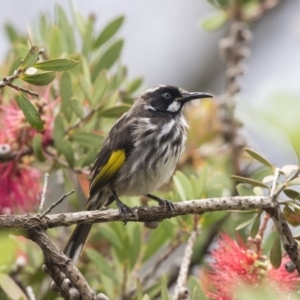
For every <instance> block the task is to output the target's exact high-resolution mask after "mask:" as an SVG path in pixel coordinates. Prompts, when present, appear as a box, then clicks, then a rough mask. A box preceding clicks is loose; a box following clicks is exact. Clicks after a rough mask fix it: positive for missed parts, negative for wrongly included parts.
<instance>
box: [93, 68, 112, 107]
mask: <svg viewBox="0 0 300 300" xmlns="http://www.w3.org/2000/svg"><path fill="white" fill-rule="evenodd" d="M95 82H96V83H97V84H95V85H94V92H93V95H92V99H91V102H92V104H93V105H96V104H97V103H99V102H100V101H101V99H102V98H103V96H104V95H105V93H106V91H107V87H108V81H107V78H106V71H105V70H102V71H101V72H100V73H99V74H98V76H97V77H96V80H95Z"/></svg>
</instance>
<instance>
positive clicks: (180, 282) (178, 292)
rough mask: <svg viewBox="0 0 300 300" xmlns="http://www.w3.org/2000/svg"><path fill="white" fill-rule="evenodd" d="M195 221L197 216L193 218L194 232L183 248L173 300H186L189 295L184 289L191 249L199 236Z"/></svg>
mask: <svg viewBox="0 0 300 300" xmlns="http://www.w3.org/2000/svg"><path fill="white" fill-rule="evenodd" d="M196 220H198V218H197V216H195V225H194V230H193V231H192V233H191V235H190V237H189V239H188V241H187V245H186V247H185V251H184V256H183V259H182V263H181V266H180V271H179V276H178V278H177V283H176V286H175V292H174V296H173V300H180V299H187V298H188V295H189V292H188V289H187V288H186V281H187V277H188V270H189V266H190V263H191V258H192V254H193V247H194V244H195V241H196V237H197V235H198V234H199V225H198V222H197V221H196Z"/></svg>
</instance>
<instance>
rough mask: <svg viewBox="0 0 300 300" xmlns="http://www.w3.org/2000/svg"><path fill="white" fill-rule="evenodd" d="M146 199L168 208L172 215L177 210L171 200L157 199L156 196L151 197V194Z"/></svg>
mask: <svg viewBox="0 0 300 300" xmlns="http://www.w3.org/2000/svg"><path fill="white" fill-rule="evenodd" d="M146 197H148V198H150V199H152V200H154V201H156V202H158V204H159V205H165V206H167V208H168V210H169V212H170V213H172V212H173V211H174V210H175V206H174V204H173V202H171V201H169V200H165V199H161V198H159V197H156V196H154V195H151V194H147V195H146Z"/></svg>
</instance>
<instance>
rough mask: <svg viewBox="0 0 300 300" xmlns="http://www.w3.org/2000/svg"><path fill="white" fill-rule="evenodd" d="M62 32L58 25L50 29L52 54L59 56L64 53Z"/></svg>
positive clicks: (52, 55)
mask: <svg viewBox="0 0 300 300" xmlns="http://www.w3.org/2000/svg"><path fill="white" fill-rule="evenodd" d="M62 39H63V37H62V34H61V31H60V29H59V28H58V26H56V25H55V26H53V27H52V28H51V31H50V55H51V57H59V56H60V55H61V53H62V42H61V41H62Z"/></svg>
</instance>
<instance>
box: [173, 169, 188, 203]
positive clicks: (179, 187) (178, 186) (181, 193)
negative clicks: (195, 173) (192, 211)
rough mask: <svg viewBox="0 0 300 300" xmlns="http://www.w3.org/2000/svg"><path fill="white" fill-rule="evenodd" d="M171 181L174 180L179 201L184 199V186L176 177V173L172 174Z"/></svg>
mask: <svg viewBox="0 0 300 300" xmlns="http://www.w3.org/2000/svg"><path fill="white" fill-rule="evenodd" d="M173 182H174V185H175V188H176V192H177V193H178V195H179V197H180V200H181V201H184V200H186V195H185V191H184V188H183V186H182V184H181V182H180V180H179V178H178V177H177V175H176V174H175V175H174V176H173Z"/></svg>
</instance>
